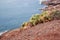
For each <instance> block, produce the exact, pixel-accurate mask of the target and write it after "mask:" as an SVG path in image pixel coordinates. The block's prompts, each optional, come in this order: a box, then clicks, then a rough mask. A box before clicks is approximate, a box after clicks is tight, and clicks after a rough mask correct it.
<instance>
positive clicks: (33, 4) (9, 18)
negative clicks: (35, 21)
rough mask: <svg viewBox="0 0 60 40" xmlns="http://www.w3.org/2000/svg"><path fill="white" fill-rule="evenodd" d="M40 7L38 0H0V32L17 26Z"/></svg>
mask: <svg viewBox="0 0 60 40" xmlns="http://www.w3.org/2000/svg"><path fill="white" fill-rule="evenodd" d="M42 7H43V5H40V4H39V0H0V32H2V31H5V30H11V29H15V28H19V27H20V26H21V24H22V23H23V22H25V21H27V20H29V18H30V17H31V16H32V15H34V14H36V13H40V12H41V11H40V10H39V8H42Z"/></svg>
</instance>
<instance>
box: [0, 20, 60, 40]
mask: <svg viewBox="0 0 60 40" xmlns="http://www.w3.org/2000/svg"><path fill="white" fill-rule="evenodd" d="M0 40H60V20H53V21H51V22H46V23H41V24H38V25H36V26H34V27H31V28H27V29H25V30H20V29H17V30H14V31H10V32H7V33H5V34H3V35H2V36H1V38H0Z"/></svg>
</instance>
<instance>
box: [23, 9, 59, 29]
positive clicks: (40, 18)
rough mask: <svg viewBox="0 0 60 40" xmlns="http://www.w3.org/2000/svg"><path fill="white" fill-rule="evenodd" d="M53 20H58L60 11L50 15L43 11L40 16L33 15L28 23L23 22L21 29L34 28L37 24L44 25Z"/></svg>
mask: <svg viewBox="0 0 60 40" xmlns="http://www.w3.org/2000/svg"><path fill="white" fill-rule="evenodd" d="M54 18H59V19H60V11H56V10H55V11H52V13H51V14H50V13H49V12H48V11H44V12H42V13H41V14H35V15H33V16H32V17H31V18H30V20H29V22H25V23H23V24H22V27H23V28H26V27H27V26H35V25H37V24H38V23H44V22H48V21H51V20H53V19H54ZM29 24H30V25H29Z"/></svg>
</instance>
